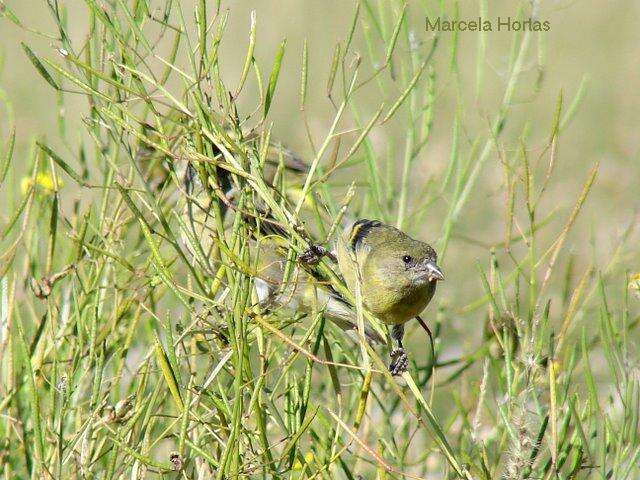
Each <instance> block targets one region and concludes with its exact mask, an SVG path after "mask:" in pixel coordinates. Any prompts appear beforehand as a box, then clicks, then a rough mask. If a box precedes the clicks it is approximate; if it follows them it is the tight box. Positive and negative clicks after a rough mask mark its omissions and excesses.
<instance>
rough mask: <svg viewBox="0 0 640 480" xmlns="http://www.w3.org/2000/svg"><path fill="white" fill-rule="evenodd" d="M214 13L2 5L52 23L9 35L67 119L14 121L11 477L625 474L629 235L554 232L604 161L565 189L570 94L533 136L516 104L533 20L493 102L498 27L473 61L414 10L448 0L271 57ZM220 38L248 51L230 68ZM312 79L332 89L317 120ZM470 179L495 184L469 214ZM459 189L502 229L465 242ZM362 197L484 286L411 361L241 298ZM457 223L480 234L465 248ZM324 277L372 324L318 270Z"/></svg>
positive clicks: (406, 7)
mask: <svg viewBox="0 0 640 480" xmlns="http://www.w3.org/2000/svg"><path fill="white" fill-rule="evenodd" d="M230 7H231V10H228V9H227V8H226V6H221V5H220V2H205V1H200V2H196V3H195V5H193V6H191V5H187V4H185V3H181V2H172V1H158V2H150V1H148V0H136V1H129V2H127V1H124V0H117V1H113V2H95V1H93V0H86V1H85V2H84V3H83V5H82V6H81V7H80V8H81V9H82V15H83V16H84V18H86V20H87V21H86V29H85V30H83V31H82V32H77V31H76V30H77V28H71V27H72V26H71V25H69V22H68V18H69V11H68V9H69V8H70V6H68V5H66V4H64V3H62V2H58V1H55V0H54V1H49V2H46V3H43V6H42V8H47V9H48V12H49V14H50V17H51V19H52V21H53V23H52V25H53V26H54V28H52V29H49V30H47V31H38V30H35V29H33V28H31V27H30V26H29V20H28V19H27V18H19V17H18V16H17V14H16V13H15V12H14V11H13V10H12V9H11V7H10V5H8V4H7V5H4V4H3V16H4V18H3V19H2V21H3V22H12V23H13V24H15V25H18V26H19V27H20V28H24V29H26V30H27V31H29V32H31V34H32V35H33V38H34V41H35V40H39V39H40V38H45V39H46V42H47V43H48V44H53V46H54V52H53V53H52V52H51V50H46V49H44V48H36V47H35V46H33V45H32V44H30V43H29V42H26V43H24V44H22V49H23V53H24V54H25V55H26V57H27V58H28V60H29V61H30V62H31V63H32V64H33V67H34V69H33V78H30V79H28V81H29V82H41V81H44V82H46V83H47V84H48V85H49V86H50V87H51V88H52V93H53V95H52V98H54V97H55V99H56V102H57V107H58V108H59V109H60V112H62V111H63V110H64V111H65V112H66V113H65V114H64V115H63V114H62V113H61V114H60V115H59V118H58V124H57V126H56V128H57V132H58V134H57V135H56V136H55V137H48V138H44V137H38V138H33V139H32V140H31V141H30V147H29V148H28V149H26V150H25V151H24V152H18V151H17V149H16V148H15V144H16V137H18V138H25V137H27V138H28V135H29V132H25V131H17V129H16V128H15V125H13V124H12V118H11V116H10V115H9V116H7V118H8V120H7V121H3V124H2V126H3V128H4V130H3V131H2V134H3V139H4V141H3V142H2V149H1V150H0V153H1V155H0V160H1V162H2V163H1V165H0V180H1V181H2V187H1V188H2V191H1V195H2V204H3V205H5V206H6V208H4V209H3V211H2V218H1V219H0V220H1V222H2V223H1V225H2V231H1V233H0V241H1V242H2V243H1V247H0V278H1V281H0V357H1V367H2V368H1V374H0V375H1V378H2V385H1V389H2V390H1V395H0V398H1V399H0V404H1V405H2V409H1V411H2V416H1V417H0V442H1V445H0V448H1V455H0V462H1V464H0V468H1V470H0V472H2V473H1V475H2V477H3V478H7V479H9V478H52V479H67V478H100V479H124V478H156V477H158V478H200V479H205V478H215V479H231V478H265V479H266V478H296V479H312V478H313V479H316V478H326V479H333V478H346V479H356V478H366V479H369V478H380V479H394V478H398V479H399V478H443V479H444V478H463V479H476V478H477V479H496V478H505V479H552V478H554V479H555V478H558V479H582V478H603V479H616V480H623V479H635V478H639V476H640V468H639V466H638V465H640V439H639V438H638V433H639V431H640V430H639V428H638V427H639V425H638V421H639V418H638V417H639V412H640V405H639V403H640V400H639V398H640V395H639V393H640V385H639V379H640V377H639V375H638V356H637V351H636V348H635V341H634V339H636V340H637V334H636V327H637V325H638V322H639V320H640V317H638V313H637V306H636V308H635V310H634V303H633V302H636V305H637V299H635V298H634V297H633V296H632V295H633V291H634V290H633V285H634V283H633V279H632V278H631V277H629V275H630V274H631V273H632V272H626V271H625V268H624V265H621V262H620V256H621V255H623V254H624V252H625V251H626V249H627V243H628V240H629V238H631V231H632V227H629V229H628V230H627V231H626V232H624V234H623V235H621V237H620V241H619V245H618V247H617V250H616V253H615V254H614V255H613V256H612V257H611V258H607V259H602V258H593V259H588V258H586V259H585V258H582V257H578V256H576V255H574V254H572V252H571V249H570V248H568V245H569V244H575V243H577V242H585V240H584V239H582V238H579V237H574V236H572V233H573V229H574V228H575V225H576V223H577V222H578V221H579V219H580V218H581V215H582V212H583V211H584V210H585V209H588V208H590V203H589V194H590V192H591V190H592V189H593V188H594V184H596V182H597V174H598V164H597V162H595V161H594V162H593V164H592V165H591V167H590V168H589V169H586V170H585V171H576V172H575V175H576V177H578V178H579V179H580V182H581V183H582V188H581V189H580V191H578V192H577V194H576V195H575V197H574V198H572V199H571V201H570V202H569V203H566V202H564V203H563V202H558V201H557V200H556V199H555V198H554V196H553V195H556V194H557V193H555V192H556V191H557V190H556V188H555V187H557V186H558V185H561V184H562V182H563V179H562V178H557V176H556V175H555V170H556V165H557V164H558V162H562V152H561V150H560V149H559V147H560V145H561V141H562V133H563V132H564V131H565V129H567V128H569V127H570V122H571V120H572V118H573V117H574V116H575V114H576V112H577V111H578V107H579V103H580V100H581V98H582V96H583V93H584V92H583V88H582V87H580V88H573V89H572V90H571V91H572V92H573V94H572V95H571V97H570V98H567V97H566V95H565V94H563V92H558V93H557V102H556V104H555V106H554V108H553V110H554V112H555V113H554V115H553V116H552V117H550V118H549V119H548V124H547V125H545V126H544V127H540V126H538V125H536V126H534V125H532V124H531V122H530V121H529V119H528V118H527V113H526V111H525V113H524V114H523V112H522V109H519V110H518V111H517V112H514V105H515V103H516V101H517V100H518V99H521V98H523V97H525V96H528V97H531V98H534V100H532V101H531V108H535V95H536V93H537V92H539V90H540V88H541V84H542V83H543V82H544V78H545V70H546V65H545V63H544V60H545V49H546V48H547V47H546V45H545V43H544V39H543V37H542V35H543V34H541V33H540V34H539V33H534V32H520V33H519V34H517V35H513V36H512V45H511V47H510V50H509V51H507V52H502V53H503V54H504V55H503V57H504V58H505V59H506V66H505V68H504V72H502V73H501V74H500V75H499V76H498V78H497V79H496V82H498V84H499V86H500V88H499V90H500V91H499V92H498V93H497V94H495V95H487V96H483V92H484V90H485V89H489V90H491V89H492V88H493V87H494V85H491V86H489V83H490V82H492V81H493V72H492V71H490V70H489V69H488V67H487V65H488V62H487V60H486V59H487V56H488V55H490V54H493V53H494V52H491V43H490V40H491V39H490V37H488V36H487V34H485V33H483V34H480V35H479V36H478V37H477V64H476V65H475V66H474V68H473V69H472V70H473V71H472V72H471V73H469V72H468V71H467V68H466V67H468V66H467V65H460V64H459V62H458V53H459V46H460V39H459V38H458V37H457V36H456V35H454V36H448V37H446V38H443V35H433V36H431V35H425V34H424V32H423V30H422V22H423V19H424V16H425V15H427V14H429V15H436V14H439V15H449V16H451V17H455V15H456V12H457V7H451V6H447V5H444V3H443V2H441V3H440V4H438V5H436V4H435V3H434V4H432V2H424V3H423V4H422V5H421V6H419V5H417V4H413V3H410V2H402V1H392V2H387V1H373V0H372V1H367V0H362V1H356V2H353V4H352V6H351V7H350V9H349V11H350V21H349V22H348V28H347V29H346V31H345V32H344V34H343V36H342V39H341V40H340V41H338V42H337V43H335V45H329V47H327V45H326V44H325V45H314V44H313V43H312V42H307V41H305V42H304V43H301V44H299V45H293V43H292V42H287V41H286V39H282V41H281V42H280V43H279V44H278V45H277V46H276V48H275V49H274V51H273V56H272V57H271V58H268V59H263V60H261V59H260V56H259V55H258V54H257V51H258V49H257V47H258V46H260V42H261V31H262V30H263V29H266V25H267V24H268V19H265V18H260V17H258V16H257V15H256V14H255V13H252V14H251V15H250V16H249V17H247V18H246V19H243V21H244V22H245V23H246V26H247V27H246V37H244V38H242V39H237V38H234V39H230V38H228V37H227V27H228V23H229V22H230V17H231V16H232V15H233V5H232V4H230ZM74 8H75V7H74ZM487 8H488V6H487V5H486V3H485V2H480V13H482V12H486V11H487ZM534 8H535V5H534ZM75 13H76V14H77V12H75ZM517 14H518V15H521V16H525V15H526V16H528V15H531V14H532V12H531V11H530V6H529V3H528V2H527V3H526V4H524V5H523V6H522V8H520V9H519V10H518V12H517ZM533 14H535V12H533ZM329 41H330V39H327V42H329ZM229 42H235V43H238V42H244V43H243V49H244V53H243V55H242V56H241V57H236V58H235V62H236V64H235V65H234V66H233V67H234V68H231V70H232V71H234V72H235V73H234V74H229V73H227V72H228V70H229V69H230V67H229V65H228V64H227V63H225V61H223V58H226V57H224V56H223V51H224V48H225V47H226V46H227V45H228V44H229ZM328 48H330V49H331V51H332V55H331V58H330V61H329V62H328V63H326V64H322V63H321V62H320V59H318V58H317V56H316V55H314V52H316V51H318V50H320V49H324V50H327V49H328ZM285 62H286V63H287V64H288V65H291V64H296V65H299V67H297V69H296V70H297V72H298V74H297V78H296V84H297V85H298V89H297V90H298V95H297V97H298V98H297V105H296V108H293V109H290V110H291V112H290V115H291V118H290V121H292V122H295V123H297V124H300V125H302V127H301V128H300V130H299V131H300V132H303V135H302V137H303V139H302V140H300V142H298V143H299V144H303V143H304V142H306V147H305V148H304V150H303V151H302V152H296V153H295V154H294V153H292V151H291V150H290V149H289V148H287V147H285V144H291V143H296V142H292V141H289V140H290V139H287V138H277V139H276V135H275V134H273V133H272V131H277V130H278V125H277V124H275V123H274V121H273V110H274V108H275V107H276V105H278V102H279V93H280V90H281V89H282V88H283V86H282V83H283V81H284V80H283V75H284V74H285V73H284V72H285V70H283V65H284V63H285ZM313 62H315V63H313ZM5 68H6V66H5ZM287 71H288V70H287ZM318 71H321V72H322V74H321V75H320V74H318V73H317V72H318ZM451 85H453V88H454V90H455V91H456V94H455V104H452V105H451V106H450V108H451V109H453V110H454V111H455V113H454V114H453V122H452V123H451V124H445V125H442V124H441V123H442V122H441V119H440V118H439V117H438V116H437V115H436V112H437V107H438V102H440V101H442V100H441V98H442V93H441V92H442V91H443V89H445V88H447V87H449V86H451ZM494 90H495V89H493V90H491V91H494ZM0 98H3V97H0ZM78 99H80V102H79V103H78ZM311 99H314V102H313V105H316V100H317V99H322V100H323V102H325V103H326V105H328V109H329V112H330V114H329V115H328V116H326V119H327V120H326V121H324V120H323V123H322V125H321V126H318V125H317V123H318V122H317V120H316V121H311V120H312V119H313V118H315V117H314V115H315V113H314V111H313V108H314V107H313V106H312V102H311ZM3 101H4V103H5V106H6V110H7V111H11V107H10V101H9V99H6V98H3ZM71 101H73V102H76V103H73V105H82V108H80V109H77V108H73V109H66V110H65V109H64V107H65V106H66V105H67V104H68V103H69V102H71ZM479 104H482V105H483V107H482V108H481V110H482V112H478V111H477V110H480V107H477V105H479ZM525 110H526V108H525ZM73 122H75V123H73ZM439 122H441V123H440V124H439ZM78 125H81V127H82V131H79V130H78V129H77V128H75V127H77V126H78ZM436 127H437V128H438V132H439V133H438V135H440V136H442V137H444V136H448V137H449V139H448V142H449V144H450V148H448V150H447V154H446V155H444V156H443V158H435V156H434V155H433V153H432V152H431V151H430V147H432V146H433V145H434V143H435V139H434V138H435V137H434V135H435V129H436ZM534 127H535V128H534ZM446 132H448V133H446ZM294 157H295V160H296V161H297V160H298V157H300V158H302V159H303V160H304V161H305V163H306V164H307V167H306V169H298V171H292V170H295V169H291V168H288V166H289V164H290V162H291V161H292V158H294ZM300 170H303V171H300ZM185 176H190V178H191V183H190V184H189V185H187V184H185V181H184V179H185ZM486 185H490V188H489V189H490V190H491V191H492V192H493V195H494V197H495V198H499V199H500V200H499V201H496V202H495V204H493V206H490V207H487V208H482V206H480V205H479V204H480V203H481V202H482V198H483V196H482V195H484V193H486V191H487V188H486ZM229 192H233V193H232V194H230V193H229ZM472 207H473V211H474V212H479V213H481V214H482V215H484V217H483V218H484V219H485V221H486V224H487V225H489V224H490V225H491V226H492V227H491V228H492V229H494V230H493V231H497V232H498V234H497V235H496V238H497V237H498V236H499V239H498V240H496V241H494V242H490V243H487V242H485V241H484V240H483V238H486V236H485V235H482V234H478V236H477V237H475V236H473V235H472V236H469V235H468V233H467V232H466V231H465V229H464V224H465V223H469V222H470V223H473V224H474V225H476V226H475V227H474V229H475V231H476V233H478V228H481V224H482V223H481V222H480V223H478V222H477V220H478V219H476V218H472V215H469V214H468V212H469V211H470V209H471V208H472ZM203 212H204V214H203ZM359 217H371V218H378V219H381V220H383V221H384V222H387V223H389V224H393V225H396V226H398V227H399V228H401V229H404V230H406V231H407V232H409V233H410V234H412V235H414V236H423V237H425V238H427V239H428V240H429V241H431V242H432V243H434V246H435V247H436V249H437V251H438V252H439V254H440V258H441V261H442V263H443V264H444V269H445V271H446V272H447V274H449V272H451V273H452V274H453V276H454V277H455V275H456V273H455V272H464V276H465V277H466V278H467V279H472V284H473V285H474V286H475V287H474V288H475V290H474V291H473V292H474V296H473V298H474V299H473V300H471V301H467V300H459V298H462V299H466V298H469V297H468V295H466V294H464V295H463V292H457V291H456V288H457V287H456V285H455V284H449V285H445V286H444V288H443V290H444V292H443V293H439V294H438V295H437V296H436V299H435V300H434V302H433V303H432V305H431V306H430V307H429V310H428V312H427V316H426V318H428V319H429V323H430V325H431V329H432V330H433V331H434V334H435V337H436V341H435V350H434V354H433V355H431V353H430V349H429V347H428V343H427V341H426V339H422V338H421V339H420V340H416V341H410V342H409V345H410V349H411V351H412V352H413V355H412V357H411V358H412V360H413V361H412V364H411V366H410V368H409V371H408V372H407V373H405V374H403V376H402V377H401V378H394V377H392V376H391V375H390V374H389V372H388V370H387V363H388V358H387V357H388V351H387V349H386V347H385V346H372V345H370V344H369V343H368V342H367V341H366V340H365V339H364V336H363V335H358V334H355V335H345V333H344V332H343V331H342V330H340V329H339V328H337V327H336V326H335V325H333V324H332V323H331V322H328V321H325V317H324V314H323V313H324V312H323V311H322V310H321V309H313V310H312V311H304V312H302V311H295V310H294V311H291V310H290V309H286V308H279V307H278V306H273V307H272V308H268V307H267V306H265V305H264V302H259V301H258V297H257V294H256V289H255V284H254V280H255V277H256V272H258V271H259V269H260V264H259V260H260V259H259V258H258V257H259V255H257V253H256V250H257V249H256V242H257V243H260V242H267V241H268V240H269V239H268V238H267V237H277V239H278V242H277V246H276V245H274V246H273V247H269V248H272V249H274V250H276V249H277V251H278V253H279V255H281V256H282V257H283V258H285V259H286V264H287V265H288V268H287V273H286V275H285V284H284V285H283V286H282V287H281V290H282V291H283V292H286V286H287V285H289V284H291V283H294V282H296V278H295V270H296V265H299V260H298V256H299V255H300V254H301V253H303V252H304V251H306V250H307V249H308V248H309V247H310V246H311V245H316V244H317V245H323V246H325V247H327V248H329V247H331V245H332V243H333V242H334V240H335V239H336V237H337V235H339V233H340V230H341V228H342V225H343V224H344V223H345V222H346V221H347V219H349V218H359ZM478 225H480V227H479V226H478ZM423 226H428V229H427V228H423ZM427 230H428V231H427ZM455 242H461V243H463V244H474V245H475V246H476V247H478V246H479V248H480V252H481V253H480V254H479V255H477V256H476V258H475V259H474V258H469V257H468V256H464V255H461V256H458V257H457V258H456V257H454V255H452V254H451V252H452V249H453V248H454V243H455ZM315 268H317V270H316V272H317V274H318V275H319V276H320V277H322V279H323V281H325V282H329V283H330V284H331V286H332V287H333V288H334V289H335V290H336V291H338V292H341V293H342V294H343V295H345V296H346V297H348V298H349V299H351V300H352V301H353V302H354V304H355V305H357V306H358V307H357V308H356V310H357V318H358V324H359V325H360V328H362V326H364V325H365V324H366V325H371V326H372V328H374V329H377V330H378V331H379V332H380V333H382V334H384V335H386V331H385V329H384V327H382V326H381V325H380V324H379V323H378V322H377V321H376V319H374V318H372V317H371V316H370V315H368V313H367V312H365V311H363V309H362V308H361V300H360V299H359V298H357V297H358V295H356V294H357V292H349V291H348V290H347V289H346V288H345V286H344V284H343V282H342V279H341V278H340V275H339V273H338V272H337V270H336V269H335V267H334V266H333V265H332V264H331V262H330V261H328V260H322V261H321V263H320V264H319V265H318V266H317V267H315ZM465 285H469V283H466V284H465ZM354 295H355V296H354ZM461 318H462V319H463V320H464V322H465V325H467V327H466V330H465V331H464V332H462V336H461V335H460V333H461V332H455V331H454V328H453V327H452V325H455V324H456V322H459V321H460V319H461ZM469 325H472V327H469ZM413 328H415V327H414V326H412V327H411V332H414V331H415V332H417V331H418V330H412V329H413ZM360 331H362V330H360Z"/></svg>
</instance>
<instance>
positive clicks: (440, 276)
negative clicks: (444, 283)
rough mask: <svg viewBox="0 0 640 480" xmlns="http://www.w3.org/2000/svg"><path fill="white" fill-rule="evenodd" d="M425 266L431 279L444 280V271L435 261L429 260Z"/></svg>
mask: <svg viewBox="0 0 640 480" xmlns="http://www.w3.org/2000/svg"><path fill="white" fill-rule="evenodd" d="M425 267H426V271H427V275H428V276H429V281H431V282H433V281H436V280H444V273H442V270H440V267H439V266H438V265H436V264H435V262H428V263H427V264H426V265H425Z"/></svg>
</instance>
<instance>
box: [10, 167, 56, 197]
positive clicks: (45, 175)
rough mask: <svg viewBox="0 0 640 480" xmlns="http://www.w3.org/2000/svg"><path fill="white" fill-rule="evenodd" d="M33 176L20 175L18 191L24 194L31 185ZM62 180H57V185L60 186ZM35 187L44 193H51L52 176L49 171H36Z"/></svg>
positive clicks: (53, 188) (52, 190)
mask: <svg viewBox="0 0 640 480" xmlns="http://www.w3.org/2000/svg"><path fill="white" fill-rule="evenodd" d="M33 184H34V181H33V177H22V180H21V181H20V191H21V192H22V194H23V195H24V194H25V193H27V192H28V191H29V189H30V188H31V187H32V186H33ZM62 185H63V183H62V180H58V187H62ZM35 187H36V188H37V189H38V190H39V191H40V192H41V193H44V194H45V195H51V194H52V193H53V192H54V191H55V183H54V182H53V176H52V175H51V173H49V172H38V173H37V174H36V180H35Z"/></svg>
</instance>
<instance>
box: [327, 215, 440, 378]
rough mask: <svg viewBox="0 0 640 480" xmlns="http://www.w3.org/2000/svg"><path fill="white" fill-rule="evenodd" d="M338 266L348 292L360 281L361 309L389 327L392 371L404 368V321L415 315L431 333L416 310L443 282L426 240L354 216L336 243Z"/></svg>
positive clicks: (380, 223) (399, 371)
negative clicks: (392, 346)
mask: <svg viewBox="0 0 640 480" xmlns="http://www.w3.org/2000/svg"><path fill="white" fill-rule="evenodd" d="M336 250H337V260H338V267H339V269H340V272H341V273H342V276H343V277H344V280H345V282H346V284H347V287H349V290H351V292H355V291H356V289H357V287H358V284H359V288H360V291H361V293H362V301H363V304H364V306H365V308H366V309H367V310H368V311H369V312H371V313H372V314H373V315H374V316H375V317H376V318H378V319H379V320H380V321H382V322H383V323H385V324H387V325H390V326H392V333H391V336H392V337H393V339H394V340H395V341H396V342H397V347H396V348H394V349H393V350H392V352H391V357H392V362H391V365H390V366H389V369H390V371H391V373H392V374H393V375H398V374H400V373H402V372H403V371H405V370H406V369H407V366H408V356H407V354H406V352H405V350H404V347H403V344H402V339H403V336H404V324H405V323H406V322H408V321H409V320H411V319H413V318H416V319H417V320H418V321H419V322H420V324H421V326H422V327H423V328H424V329H425V330H426V331H427V333H429V336H430V337H431V332H430V330H429V328H428V327H427V325H426V324H425V323H424V321H423V320H422V319H421V318H420V313H421V312H422V311H423V310H424V309H425V308H426V306H427V305H428V304H429V302H430V301H431V299H432V298H433V295H434V294H435V292H436V285H437V283H438V282H439V281H441V280H444V274H443V273H442V270H441V269H440V267H439V266H438V264H437V261H438V255H437V254H436V252H435V250H434V249H433V248H432V247H431V246H430V245H429V244H427V243H425V242H421V241H419V240H415V239H413V238H411V237H409V236H408V235H407V234H406V233H404V232H402V231H400V230H398V229H397V228H395V227H392V226H389V225H385V224H384V223H382V222H379V221H377V220H366V219H362V220H358V221H357V222H355V223H354V224H353V226H352V227H351V228H350V229H347V230H346V231H345V233H344V235H343V236H342V238H341V239H340V240H339V241H338V244H337V248H336Z"/></svg>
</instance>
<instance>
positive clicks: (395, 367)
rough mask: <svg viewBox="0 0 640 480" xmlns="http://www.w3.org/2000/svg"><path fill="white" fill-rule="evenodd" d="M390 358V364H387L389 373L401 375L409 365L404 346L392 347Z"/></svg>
mask: <svg viewBox="0 0 640 480" xmlns="http://www.w3.org/2000/svg"><path fill="white" fill-rule="evenodd" d="M391 358H392V360H391V364H390V365H389V371H390V372H391V375H394V376H395V375H401V374H402V373H403V372H406V371H407V368H408V367H409V357H408V356H407V352H405V351H404V348H394V349H393V350H392V351H391Z"/></svg>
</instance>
